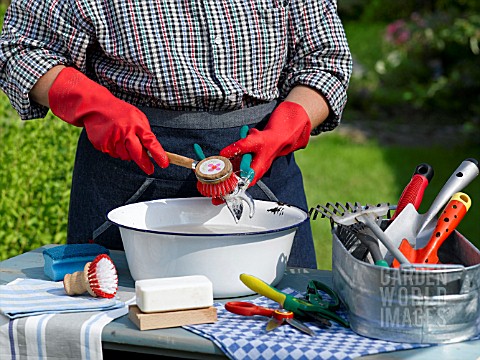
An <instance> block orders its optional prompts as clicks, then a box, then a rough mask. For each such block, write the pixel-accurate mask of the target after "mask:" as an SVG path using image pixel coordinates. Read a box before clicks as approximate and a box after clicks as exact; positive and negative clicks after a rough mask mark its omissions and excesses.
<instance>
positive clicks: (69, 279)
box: [63, 254, 118, 299]
mask: <svg viewBox="0 0 480 360" xmlns="http://www.w3.org/2000/svg"><path fill="white" fill-rule="evenodd" d="M63 287H64V288H65V292H66V293H67V295H79V294H84V293H85V292H88V293H89V294H90V295H92V296H93V297H97V296H98V297H103V298H108V299H110V298H113V297H114V296H115V294H116V293H117V289H118V276H117V269H116V268H115V265H114V264H113V261H112V259H111V258H110V257H109V256H108V255H106V254H101V255H98V256H97V257H96V258H95V259H94V260H93V261H92V262H89V263H87V264H85V268H84V270H83V271H77V272H74V273H73V274H67V275H65V278H64V279H63Z"/></svg>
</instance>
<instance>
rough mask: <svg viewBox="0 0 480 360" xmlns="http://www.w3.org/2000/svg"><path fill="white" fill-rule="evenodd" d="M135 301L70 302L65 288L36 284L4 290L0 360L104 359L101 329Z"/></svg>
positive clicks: (129, 295) (123, 296)
mask: <svg viewBox="0 0 480 360" xmlns="http://www.w3.org/2000/svg"><path fill="white" fill-rule="evenodd" d="M134 298H135V294H134V293H133V292H120V291H119V292H118V293H117V298H116V299H103V298H93V297H91V296H68V295H66V294H65V291H64V289H63V282H53V281H44V280H36V279H17V280H15V281H13V282H11V283H9V284H7V285H1V286H0V312H1V313H2V315H0V359H2V360H3V359H23V358H25V359H55V360H58V359H88V360H95V359H102V358H103V354H102V330H103V327H104V326H105V325H107V324H108V323H109V322H111V321H112V320H115V319H116V318H118V317H120V316H123V315H125V314H127V312H128V303H130V302H132V301H133V300H134Z"/></svg>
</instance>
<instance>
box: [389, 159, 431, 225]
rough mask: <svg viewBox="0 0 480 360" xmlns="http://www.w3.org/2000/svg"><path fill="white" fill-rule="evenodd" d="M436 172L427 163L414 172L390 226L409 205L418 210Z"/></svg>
mask: <svg viewBox="0 0 480 360" xmlns="http://www.w3.org/2000/svg"><path fill="white" fill-rule="evenodd" d="M433 175H434V171H433V168H432V166H431V165H429V164H427V163H422V164H419V165H418V166H417V167H416V168H415V171H414V172H413V175H412V178H411V179H410V182H409V183H408V184H407V186H405V188H404V189H403V192H402V195H401V196H400V199H399V200H398V203H397V208H396V210H395V212H394V213H393V215H392V217H391V218H390V219H388V223H387V226H388V224H390V223H391V222H392V221H393V220H395V218H396V217H397V216H398V215H399V214H400V213H401V212H402V210H403V209H404V208H405V206H407V204H413V206H414V207H415V209H416V210H418V208H419V207H420V204H421V203H422V199H423V194H424V192H425V189H426V188H427V186H428V184H429V183H430V181H432V178H433Z"/></svg>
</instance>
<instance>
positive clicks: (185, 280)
mask: <svg viewBox="0 0 480 360" xmlns="http://www.w3.org/2000/svg"><path fill="white" fill-rule="evenodd" d="M135 295H136V300H137V306H138V308H139V309H140V310H141V311H143V312H145V313H152V312H163V311H174V310H186V309H198V308H203V307H208V306H212V305H213V285H212V282H211V281H210V280H209V279H208V278H207V277H206V276H204V275H190V276H176V277H168V278H158V279H144V280H137V281H136V282H135Z"/></svg>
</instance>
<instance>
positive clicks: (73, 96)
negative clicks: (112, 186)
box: [48, 67, 169, 175]
mask: <svg viewBox="0 0 480 360" xmlns="http://www.w3.org/2000/svg"><path fill="white" fill-rule="evenodd" d="M48 100H49V103H50V109H51V110H52V112H53V113H54V114H55V115H56V116H58V117H59V118H60V119H62V120H63V121H65V122H67V123H69V124H72V125H74V126H78V127H85V129H86V131H87V135H88V138H89V140H90V142H91V143H92V145H93V146H94V147H95V149H97V150H100V151H102V152H104V153H107V154H109V155H110V156H112V157H114V158H120V159H122V160H133V161H135V163H137V165H138V166H139V167H140V168H141V169H142V170H143V171H145V172H146V173H147V174H148V175H151V174H152V173H153V171H154V167H153V163H152V161H151V159H150V157H149V156H148V153H147V150H148V151H149V152H150V155H151V156H152V158H153V159H154V160H155V162H156V163H157V164H158V165H159V166H160V167H162V168H165V167H167V166H168V165H169V160H168V157H167V154H166V153H165V151H164V150H163V148H162V146H161V145H160V143H159V142H158V140H157V138H156V137H155V135H154V134H153V133H152V130H151V129H150V124H149V122H148V119H147V117H146V116H145V114H144V113H143V112H141V111H140V110H139V109H137V108H136V107H135V106H133V105H130V104H128V103H127V102H125V101H123V100H120V99H118V98H117V97H115V96H114V95H113V94H112V93H111V92H110V91H108V90H107V89H106V88H105V87H103V86H101V85H99V84H97V83H96V82H94V81H92V80H90V79H89V78H88V77H86V76H85V75H83V74H82V73H81V72H79V71H78V70H75V69H74V68H72V67H67V68H65V69H63V70H62V71H61V72H60V73H59V74H58V76H57V78H56V79H55V81H54V82H53V84H52V86H51V88H50V90H49V92H48Z"/></svg>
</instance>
